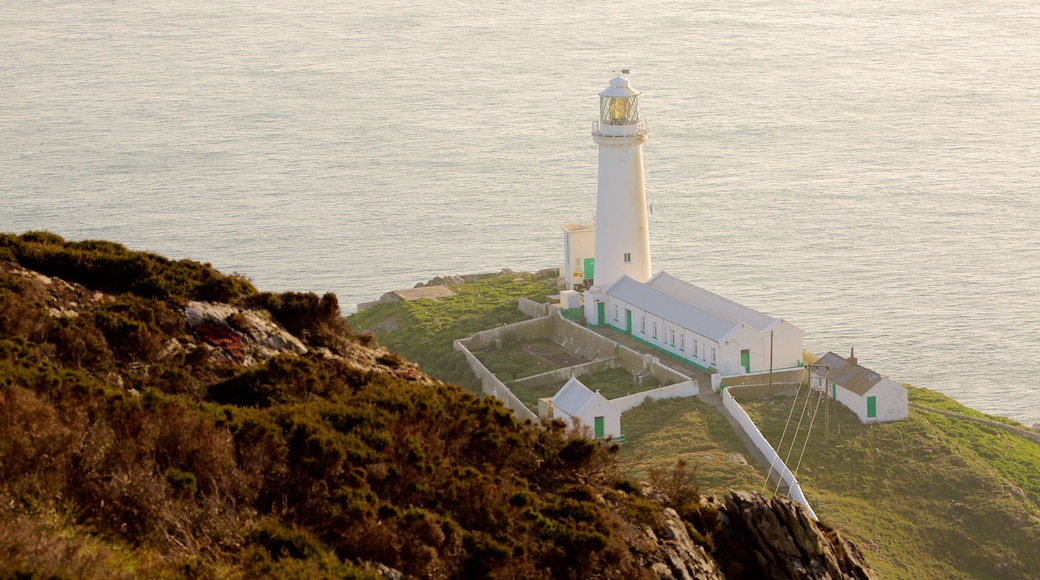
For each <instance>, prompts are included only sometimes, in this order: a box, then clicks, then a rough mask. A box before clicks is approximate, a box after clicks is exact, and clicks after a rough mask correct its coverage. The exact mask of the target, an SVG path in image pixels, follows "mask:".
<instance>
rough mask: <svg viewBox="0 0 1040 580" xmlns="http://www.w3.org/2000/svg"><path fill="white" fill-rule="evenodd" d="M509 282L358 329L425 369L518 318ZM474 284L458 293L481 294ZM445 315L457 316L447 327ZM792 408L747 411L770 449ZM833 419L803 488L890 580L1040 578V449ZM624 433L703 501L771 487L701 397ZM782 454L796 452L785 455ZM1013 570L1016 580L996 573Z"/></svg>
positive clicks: (643, 462) (915, 397)
mask: <svg viewBox="0 0 1040 580" xmlns="http://www.w3.org/2000/svg"><path fill="white" fill-rule="evenodd" d="M533 282H534V281H532V283H533ZM512 284H513V282H508V280H498V281H497V282H496V281H492V282H490V285H489V286H484V287H483V288H487V290H484V294H485V295H488V296H494V299H493V300H490V301H488V302H486V303H481V304H478V303H477V302H475V301H474V300H473V299H472V298H463V299H462V300H458V299H447V300H442V301H441V302H437V303H433V302H430V301H421V302H416V303H410V304H408V305H390V306H385V307H383V306H381V307H378V308H377V309H375V310H372V311H366V312H365V313H360V314H356V315H354V316H352V317H351V319H350V322H351V325H352V326H353V327H355V328H372V329H373V330H374V331H375V332H376V335H377V337H378V338H379V340H380V342H382V343H383V344H386V345H390V346H391V347H392V348H402V347H403V348H402V350H401V352H402V353H403V354H405V355H406V356H408V357H409V358H410V359H412V360H415V361H417V362H419V363H420V364H421V365H422V366H423V368H424V369H426V368H427V367H428V365H429V364H430V363H433V364H437V363H438V361H437V358H436V357H438V356H442V357H443V355H442V354H439V353H438V352H437V351H436V350H435V349H433V347H430V346H429V345H430V344H431V343H435V342H437V341H444V340H447V341H448V342H449V343H450V338H458V337H461V336H467V335H469V334H472V333H473V332H476V331H477V330H481V329H483V328H490V327H493V326H496V325H498V324H501V323H505V322H510V321H512V320H519V319H521V318H522V317H521V316H519V314H518V313H516V306H515V304H516V298H517V297H518V296H519V295H520V293H517V294H514V295H510V292H511V291H513V290H514V288H513V287H511V285H512ZM467 286H469V285H465V286H463V287H462V288H461V290H462V291H461V292H460V294H461V295H463V296H472V293H473V290H471V289H469V288H467ZM520 287H523V288H525V293H524V295H526V296H528V297H532V298H534V297H536V296H537V295H538V294H540V293H542V292H545V293H548V290H539V289H538V284H537V283H534V284H533V287H531V286H527V285H526V284H522V285H520ZM542 287H543V288H544V285H543V286H542ZM511 313H516V314H511ZM447 316H450V317H458V318H459V320H458V321H457V322H456V323H454V324H451V325H448V324H445V323H443V322H439V320H441V319H442V318H443V317H447ZM413 320H415V321H417V322H416V323H413V322H412V321H413ZM395 327H396V330H392V331H390V332H388V331H387V329H394V328H395ZM431 329H434V330H433V331H431ZM449 329H450V330H449ZM419 337H423V338H425V339H426V342H425V343H422V342H421V339H420V338H419ZM449 337H450V338H449ZM398 345H402V347H399V346H398ZM404 349H407V350H404ZM431 350H432V356H431V354H428V353H429V352H431ZM442 366H443V365H442ZM433 372H434V374H435V375H436V374H438V371H437V370H434V371H433ZM911 401H912V402H915V403H918V404H920V405H925V406H930V407H933V408H938V409H943V410H949V411H955V412H960V413H963V414H966V415H970V416H976V417H985V418H988V419H991V420H996V421H1000V422H1005V423H1009V424H1013V423H1014V422H1013V421H1010V420H1007V419H1004V418H1000V417H988V416H985V415H983V414H982V413H979V412H978V411H975V410H973V409H969V408H966V407H963V406H962V405H960V404H958V403H957V402H956V401H954V400H952V399H950V398H948V397H945V396H943V395H941V394H939V393H936V392H934V391H929V390H926V389H918V388H913V387H911ZM789 402H790V399H786V400H778V401H777V402H773V403H770V402H751V403H748V404H747V405H746V408H747V409H748V411H749V413H750V414H751V415H752V417H754V418H755V419H756V421H758V422H760V423H761V424H762V430H763V432H764V433H765V434H766V436H767V437H768V438H769V439H770V440H771V441H773V442H774V443H776V442H778V441H779V439H780V435H781V433H782V431H783V424H784V421H785V420H786V418H787V413H788V411H789V409H790V407H789V404H790V403H789ZM831 421H832V423H831V427H832V440H831V443H830V445H824V443H823V432H822V429H820V428H819V427H817V428H816V437H814V439H813V441H811V442H810V444H809V446H808V447H807V449H806V453H805V457H804V459H803V461H802V468H801V470H800V472H799V480H800V481H801V482H802V484H803V486H804V488H805V492H806V495H807V496H808V497H809V498H810V501H811V502H812V504H813V508H814V509H815V510H816V512H817V513H818V514H819V515H820V517H821V518H822V519H823V520H824V521H826V522H828V523H830V524H831V525H833V526H834V527H836V528H838V529H839V530H841V531H842V532H843V533H844V534H846V535H847V536H848V537H850V538H852V539H854V540H855V541H856V542H858V543H860V544H862V545H863V546H864V547H866V549H865V552H866V553H867V556H868V558H869V559H870V561H871V563H872V565H873V566H875V568H876V570H877V571H878V572H879V573H880V574H881V576H882V577H886V578H911V577H927V578H937V577H947V578H957V577H991V576H995V575H999V576H1002V577H1025V578H1037V577H1040V549H1038V548H1037V546H1040V524H1038V521H1040V520H1037V519H1036V515H1037V509H1036V506H1037V505H1038V504H1040V445H1038V444H1036V443H1033V442H1031V441H1028V440H1025V439H1023V438H1021V437H1016V436H1014V435H1011V434H1008V433H1004V432H1001V431H999V430H997V429H995V428H992V427H986V426H980V425H977V424H975V423H971V422H968V421H963V420H956V419H949V418H947V417H944V416H941V415H938V414H936V413H929V412H927V411H920V410H911V415H910V417H909V419H907V420H905V421H899V422H895V423H889V424H884V425H874V426H864V425H861V424H859V421H858V420H857V419H856V418H855V416H854V415H852V414H851V412H849V411H847V410H845V409H844V408H842V407H840V406H837V405H835V406H833V407H832V408H831ZM839 425H840V431H841V436H840V438H839V437H838V435H837V432H838V426H839ZM622 431H623V432H624V434H625V437H626V439H627V442H626V443H625V445H623V448H622V452H621V460H622V469H623V470H625V471H626V472H627V473H628V474H629V475H631V476H633V477H637V478H638V477H641V476H643V475H645V474H646V473H647V472H648V470H649V469H650V468H654V467H668V466H670V465H674V463H675V461H676V460H679V459H686V460H688V461H689V462H690V465H692V466H693V467H694V468H695V469H697V470H698V471H699V473H700V476H701V486H702V490H703V491H704V492H706V493H713V492H720V491H723V490H725V489H729V488H740V489H751V490H754V491H758V490H760V489H762V482H763V477H762V474H760V473H756V472H755V471H754V469H753V468H752V467H750V466H746V465H743V464H742V463H740V462H738V461H734V460H733V459H732V458H733V457H734V456H736V455H737V454H743V455H746V452H745V451H744V449H743V447H742V445H741V444H740V442H739V440H737V439H736V437H735V436H734V435H733V434H732V432H731V431H730V429H729V426H728V424H727V423H726V422H725V420H723V419H722V418H721V417H720V416H718V415H717V413H715V412H714V411H712V410H711V409H710V408H708V407H706V406H705V405H703V404H702V403H701V402H700V401H698V400H684V401H661V402H656V403H652V404H649V405H645V406H644V407H641V408H639V409H635V410H633V411H631V412H629V413H626V414H625V416H624V417H623V423H622ZM801 440H802V439H800V440H799V441H801ZM799 449H800V447H799ZM786 450H787V445H785V449H784V450H782V451H781V454H782V455H783V454H786V453H787V451H786ZM792 463H796V461H795V460H793V461H792ZM875 545H876V548H875ZM1004 563H1006V564H1007V566H1008V568H1007V570H1006V571H1002V570H1000V568H999V567H1000V566H1001V565H1002V564H1004Z"/></svg>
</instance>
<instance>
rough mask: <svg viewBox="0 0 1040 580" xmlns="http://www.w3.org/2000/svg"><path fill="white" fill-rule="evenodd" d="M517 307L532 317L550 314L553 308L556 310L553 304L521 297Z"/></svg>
mask: <svg viewBox="0 0 1040 580" xmlns="http://www.w3.org/2000/svg"><path fill="white" fill-rule="evenodd" d="M517 307H518V308H519V309H520V312H523V313H524V315H525V316H530V317H531V318H541V317H542V316H548V315H549V314H550V313H551V311H552V310H555V309H554V308H553V307H552V306H550V305H548V304H543V303H541V302H535V301H534V300H530V299H528V298H521V299H520V300H519V304H518V305H517Z"/></svg>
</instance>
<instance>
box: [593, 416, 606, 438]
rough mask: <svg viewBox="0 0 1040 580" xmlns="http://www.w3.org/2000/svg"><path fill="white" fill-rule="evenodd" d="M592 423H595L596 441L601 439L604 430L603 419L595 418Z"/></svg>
mask: <svg viewBox="0 0 1040 580" xmlns="http://www.w3.org/2000/svg"><path fill="white" fill-rule="evenodd" d="M594 421H595V423H596V439H602V438H603V432H604V429H603V417H596V418H595V419H594Z"/></svg>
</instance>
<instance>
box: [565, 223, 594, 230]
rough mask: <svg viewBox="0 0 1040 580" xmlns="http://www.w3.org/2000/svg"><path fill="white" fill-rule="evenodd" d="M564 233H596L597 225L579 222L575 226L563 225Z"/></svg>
mask: <svg viewBox="0 0 1040 580" xmlns="http://www.w3.org/2000/svg"><path fill="white" fill-rule="evenodd" d="M563 229H564V231H568V232H594V231H596V224H594V223H591V222H578V223H573V224H563Z"/></svg>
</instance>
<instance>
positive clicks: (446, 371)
mask: <svg viewBox="0 0 1040 580" xmlns="http://www.w3.org/2000/svg"><path fill="white" fill-rule="evenodd" d="M554 282H555V281H554V280H553V279H550V278H536V277H535V276H534V275H533V274H528V273H523V274H518V273H505V274H502V275H499V276H497V277H495V278H490V279H487V280H480V281H478V282H470V283H467V284H459V285H456V286H452V290H453V291H455V293H456V295H455V296H449V297H445V298H440V299H438V300H428V299H424V300H416V301H413V302H399V303H395V304H380V305H378V306H375V307H373V308H370V309H368V310H363V311H361V312H357V313H354V314H352V315H351V316H350V317H348V318H347V322H348V323H349V324H350V326H351V328H353V329H354V330H355V331H366V330H367V331H371V332H372V333H373V334H374V335H375V336H376V339H377V340H378V341H379V343H380V344H382V345H383V346H385V347H387V348H389V349H391V350H394V351H396V352H399V353H400V354H402V355H404V356H405V357H406V358H408V359H409V360H412V361H415V362H417V363H419V364H420V365H421V366H422V369H423V371H424V372H426V373H427V374H430V375H431V376H434V377H436V378H438V379H441V380H443V381H448V382H453V383H456V384H459V385H461V386H464V387H466V388H468V389H470V390H472V391H479V384H478V383H477V381H476V378H475V377H474V376H473V373H472V372H471V371H470V370H469V366H468V365H467V364H466V361H465V359H464V358H463V357H462V355H461V354H459V353H457V352H455V351H454V350H453V349H452V341H454V340H455V339H458V338H465V337H467V336H471V335H473V334H475V333H477V332H479V331H481V330H487V329H489V328H494V327H496V326H501V325H503V324H509V323H513V322H519V321H521V320H525V319H526V317H525V316H524V315H523V313H521V312H520V311H519V310H518V309H517V300H518V299H519V298H521V297H525V298H529V299H531V300H534V301H537V302H542V301H544V299H545V297H546V296H548V295H549V294H551V293H553V292H555V291H556V290H555V287H554Z"/></svg>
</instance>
